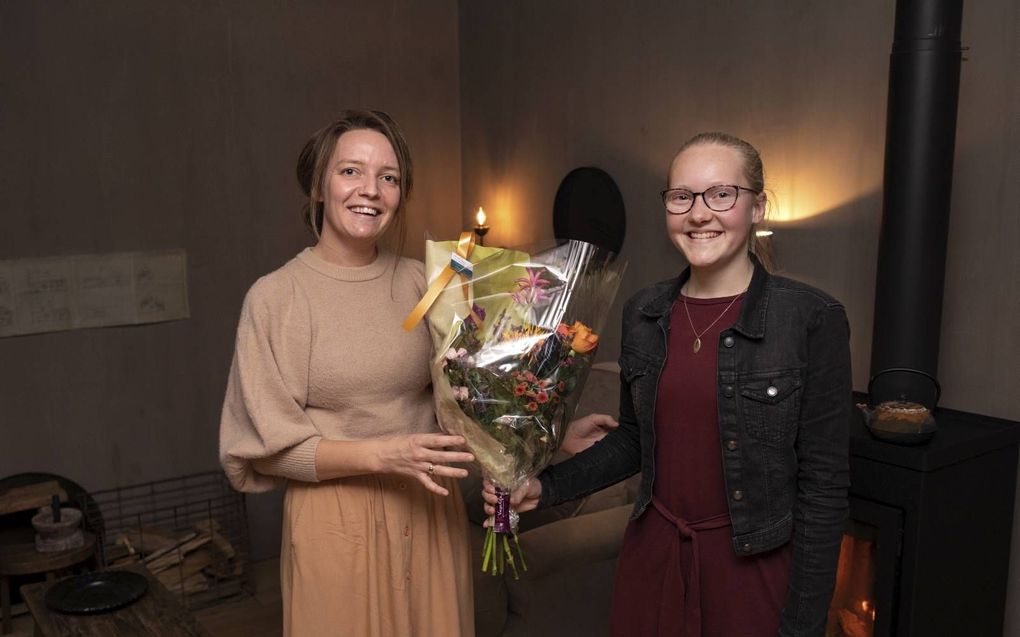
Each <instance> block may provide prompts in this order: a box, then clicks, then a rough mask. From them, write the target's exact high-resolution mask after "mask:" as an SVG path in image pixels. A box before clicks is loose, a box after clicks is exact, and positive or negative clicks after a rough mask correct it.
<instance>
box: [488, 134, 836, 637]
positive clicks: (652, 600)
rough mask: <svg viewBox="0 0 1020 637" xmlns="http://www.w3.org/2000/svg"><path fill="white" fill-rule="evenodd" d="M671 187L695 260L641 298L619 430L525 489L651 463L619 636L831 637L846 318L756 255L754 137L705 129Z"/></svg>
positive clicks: (585, 482)
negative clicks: (751, 140)
mask: <svg viewBox="0 0 1020 637" xmlns="http://www.w3.org/2000/svg"><path fill="white" fill-rule="evenodd" d="M668 179H669V181H668V183H667V186H668V187H667V189H666V190H664V191H663V192H662V200H663V204H664V206H665V215H664V216H665V221H666V224H665V227H666V231H667V233H668V234H669V237H670V239H671V240H672V242H673V244H674V246H676V248H677V249H678V250H679V251H680V252H681V253H682V254H683V256H684V257H685V258H686V260H687V262H688V263H689V264H690V265H689V267H688V268H687V269H685V270H684V271H683V272H682V273H681V274H680V275H679V276H678V277H676V278H673V279H670V280H667V281H663V282H660V283H656V284H654V285H651V286H649V287H646V288H644V289H643V290H641V291H640V292H638V293H637V294H636V295H635V296H634V297H632V298H631V299H630V300H629V301H628V302H627V304H626V306H625V308H624V315H623V344H622V348H621V354H620V368H621V397H620V416H619V423H620V424H619V427H618V428H617V429H615V430H614V431H612V432H611V433H609V434H608V435H607V436H606V437H605V438H604V439H603V440H602V441H600V442H598V443H596V444H595V445H593V446H592V447H591V448H590V449H588V450H587V451H585V452H584V453H581V454H579V455H577V456H575V457H574V458H573V459H571V460H569V461H567V462H564V463H562V464H559V465H556V466H553V467H550V468H549V469H547V470H546V471H545V472H543V473H542V474H541V475H540V476H539V479H537V480H533V481H532V482H531V483H530V484H528V485H526V486H525V487H522V488H521V489H519V490H518V492H516V493H515V494H514V501H515V502H516V508H517V509H518V510H528V509H531V508H534V507H535V506H538V505H541V506H549V505H553V504H556V503H559V502H562V501H565V500H570V499H573V498H577V497H581V496H584V495H586V494H588V493H591V492H593V491H595V490H598V489H601V488H603V487H605V486H607V485H609V484H612V483H614V482H617V481H619V480H622V479H624V478H626V477H628V476H630V475H632V474H634V473H636V472H638V471H641V473H642V477H641V487H640V490H639V493H638V498H637V502H636V504H635V508H634V513H633V516H632V519H631V522H630V524H629V525H628V527H627V530H626V534H625V537H624V543H623V547H622V549H621V553H620V557H619V562H618V564H617V572H616V581H615V592H614V604H613V613H612V631H613V634H614V635H628V636H630V635H634V636H638V635H640V636H644V635H683V636H685V637H716V636H730V635H739V636H741V637H759V636H760V637H766V636H768V637H774V636H775V635H782V636H791V637H792V636H798V637H800V636H819V637H821V636H822V635H824V633H825V626H826V619H827V611H828V606H829V601H830V597H831V594H832V588H833V583H834V579H835V572H836V563H837V559H838V556H839V548H840V542H841V538H842V535H843V526H844V524H845V520H846V516H847V509H848V505H847V487H848V485H849V467H848V432H847V427H848V419H849V416H850V411H851V408H852V397H851V375H850V351H849V326H848V322H847V318H846V313H845V311H844V309H843V306H842V305H841V304H840V303H839V302H838V301H837V300H835V299H833V298H832V297H831V296H829V295H827V294H825V293H824V292H822V291H820V290H818V289H815V288H813V287H810V286H808V285H805V284H803V283H799V282H797V281H793V280H791V279H788V278H784V277H780V276H776V275H773V274H771V273H770V272H769V270H768V269H767V267H766V266H765V264H763V262H762V260H761V259H760V258H759V257H758V256H757V255H756V253H757V252H759V250H758V246H757V245H756V235H755V228H756V226H757V224H758V223H759V222H761V221H762V219H763V217H764V214H765V207H766V203H767V197H766V195H765V191H764V187H765V184H764V178H763V169H762V162H761V158H760V156H759V154H758V152H757V150H755V148H754V147H753V146H751V145H750V144H748V143H747V142H745V141H743V140H741V139H738V138H736V137H733V136H731V135H727V134H723V133H703V134H700V135H697V136H695V137H694V138H692V139H691V140H689V141H688V142H687V143H685V144H684V145H683V146H682V147H681V148H680V151H679V152H678V153H677V155H676V157H675V158H674V159H673V162H672V164H671V165H670V168H669V175H668ZM489 491H490V492H489V493H488V494H487V500H488V501H489V502H493V501H494V496H493V494H492V493H491V488H490V489H489ZM490 508H491V507H490Z"/></svg>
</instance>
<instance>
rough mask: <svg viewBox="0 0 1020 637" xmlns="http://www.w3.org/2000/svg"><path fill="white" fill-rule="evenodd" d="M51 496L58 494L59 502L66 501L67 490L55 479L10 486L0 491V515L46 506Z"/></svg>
mask: <svg viewBox="0 0 1020 637" xmlns="http://www.w3.org/2000/svg"><path fill="white" fill-rule="evenodd" d="M53 496H59V497H60V501H61V502H67V492H66V491H64V490H63V489H62V488H61V487H60V483H59V482H57V481H56V480H49V481H47V482H37V483H35V484H29V485H26V486H23V487H11V488H10V489H7V490H5V491H3V492H2V493H0V515H7V514H8V513H17V512H18V511H27V510H28V509H37V508H39V507H42V506H46V505H48V504H49V503H50V501H51V500H52V499H53Z"/></svg>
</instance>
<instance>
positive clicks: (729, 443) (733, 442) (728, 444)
mask: <svg viewBox="0 0 1020 637" xmlns="http://www.w3.org/2000/svg"><path fill="white" fill-rule="evenodd" d="M726 448H727V449H728V450H730V451H736V450H737V441H736V440H734V439H733V438H730V439H729V440H727V441H726Z"/></svg>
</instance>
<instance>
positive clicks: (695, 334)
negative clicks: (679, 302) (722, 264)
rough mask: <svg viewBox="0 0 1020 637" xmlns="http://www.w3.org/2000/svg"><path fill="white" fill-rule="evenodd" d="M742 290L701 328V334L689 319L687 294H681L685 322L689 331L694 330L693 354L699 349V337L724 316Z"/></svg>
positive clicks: (742, 294) (742, 293) (741, 294)
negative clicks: (720, 312)
mask: <svg viewBox="0 0 1020 637" xmlns="http://www.w3.org/2000/svg"><path fill="white" fill-rule="evenodd" d="M744 292H747V290H744ZM744 292H741V293H740V294H738V295H736V296H735V297H733V300H732V301H730V302H729V304H728V305H727V306H726V309H724V310H723V311H722V314H720V315H719V316H717V317H715V320H714V321H712V322H711V323H709V324H708V327H706V328H705V329H703V330H701V334H698V330H697V328H695V327H694V321H693V320H691V311H690V310H689V309H687V295H686V294H681V296H683V299H684V312H685V313H686V314H687V323H688V324H689V325H690V326H691V331H692V332H694V345H693V346H692V349H693V350H694V353H695V354H697V353H698V352H700V351H701V337H702V336H704V335H705V334H706V333H707V332H708V330H710V329H712V326H713V325H715V324H716V323H718V322H719V319H721V318H722V317H724V316H726V313H727V312H729V311H730V308H731V307H733V304H734V303H736V302H737V299H739V298H740V297H742V296H744Z"/></svg>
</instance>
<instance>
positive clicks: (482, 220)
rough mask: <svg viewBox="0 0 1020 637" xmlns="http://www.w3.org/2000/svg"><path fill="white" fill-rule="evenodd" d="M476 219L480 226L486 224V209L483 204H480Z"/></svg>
mask: <svg viewBox="0 0 1020 637" xmlns="http://www.w3.org/2000/svg"><path fill="white" fill-rule="evenodd" d="M475 221H476V222H477V224H478V225H479V226H484V225H485V211H484V210H482V207H481V206H478V212H476V213H475Z"/></svg>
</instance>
